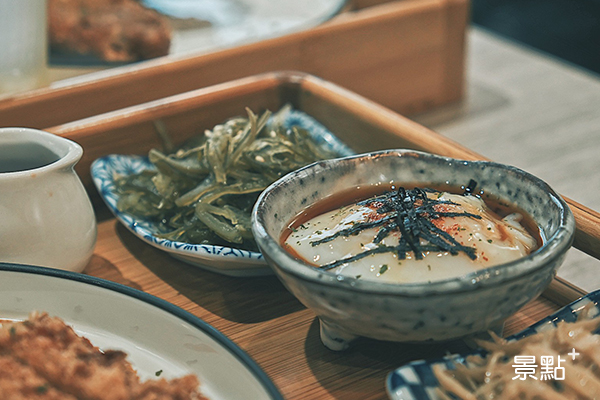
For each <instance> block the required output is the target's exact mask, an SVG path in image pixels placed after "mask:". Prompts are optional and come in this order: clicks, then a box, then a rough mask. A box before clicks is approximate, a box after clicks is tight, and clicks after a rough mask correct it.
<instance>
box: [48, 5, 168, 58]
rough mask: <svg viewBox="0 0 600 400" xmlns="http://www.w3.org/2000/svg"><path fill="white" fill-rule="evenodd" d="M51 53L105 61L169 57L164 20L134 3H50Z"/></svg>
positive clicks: (166, 29)
mask: <svg viewBox="0 0 600 400" xmlns="http://www.w3.org/2000/svg"><path fill="white" fill-rule="evenodd" d="M48 35H49V39H50V46H51V48H52V49H53V50H57V51H59V52H63V53H77V54H84V55H88V54H93V55H95V56H97V57H99V58H100V59H102V60H105V61H123V62H125V61H138V60H146V59H149V58H154V57H160V56H164V55H167V54H169V47H170V45H171V27H170V24H169V21H168V19H167V18H166V17H165V16H163V15H161V14H159V13H158V12H156V11H154V10H151V9H148V8H145V7H144V6H143V5H142V4H140V2H138V1H136V0H50V1H49V2H48Z"/></svg>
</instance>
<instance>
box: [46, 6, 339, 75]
mask: <svg viewBox="0 0 600 400" xmlns="http://www.w3.org/2000/svg"><path fill="white" fill-rule="evenodd" d="M142 2H143V3H144V5H145V6H146V7H149V8H154V9H156V10H157V11H158V12H160V13H162V14H165V15H167V16H169V17H172V18H171V19H172V21H171V25H172V27H173V35H172V38H171V47H170V49H169V55H168V56H167V57H171V58H180V57H182V56H184V57H185V56H188V55H190V54H193V53H197V54H200V53H209V52H213V51H218V50H224V49H227V48H231V47H234V46H238V45H243V44H248V43H253V42H257V41H260V40H265V39H269V38H274V37H278V36H282V35H286V34H289V33H293V32H298V31H301V30H305V29H309V28H312V27H314V26H317V25H319V24H321V23H323V22H325V21H327V20H329V19H331V18H332V17H334V16H335V15H336V14H338V13H339V12H340V11H341V10H342V8H343V7H344V5H345V3H346V0H302V1H296V0H277V1H272V0H143V1H142ZM50 62H51V63H52V64H55V65H61V64H65V65H71V64H72V65H120V64H126V63H119V62H114V63H111V62H106V61H102V60H101V59H99V58H98V57H96V56H94V55H78V54H71V53H61V52H58V51H53V52H52V53H51V54H50Z"/></svg>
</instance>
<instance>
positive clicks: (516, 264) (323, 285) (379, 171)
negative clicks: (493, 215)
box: [252, 150, 575, 350]
mask: <svg viewBox="0 0 600 400" xmlns="http://www.w3.org/2000/svg"><path fill="white" fill-rule="evenodd" d="M470 179H473V180H475V181H476V182H477V183H478V186H477V188H478V190H483V191H484V192H485V193H489V194H491V195H493V196H495V197H497V198H498V199H499V200H501V201H505V202H509V203H512V204H514V205H516V206H517V207H519V208H521V209H522V210H523V211H525V212H526V213H528V214H529V215H531V216H532V218H533V220H534V221H535V222H536V223H537V225H538V226H539V227H540V229H541V231H542V233H543V236H544V237H545V238H546V242H545V244H544V245H543V246H542V247H541V248H539V249H538V250H536V251H534V252H533V253H531V254H529V255H528V256H526V257H523V258H522V259H519V260H516V261H513V262H510V263H506V264H502V265H498V266H495V267H492V268H488V269H484V270H480V271H477V272H474V273H471V274H467V275H464V276H461V277H457V278H453V279H447V280H441V281H434V282H432V283H414V284H393V283H383V282H373V281H367V280H358V279H355V278H351V277H342V276H336V274H335V273H330V272H325V271H322V270H319V269H317V268H315V267H312V266H309V265H307V264H305V263H303V262H301V261H299V260H296V259H294V258H293V257H292V256H291V255H290V254H289V253H287V252H286V251H285V250H284V249H283V248H282V247H281V246H280V244H279V237H280V235H281V232H282V231H283V229H284V228H285V227H286V225H287V224H288V223H289V221H290V220H291V219H292V218H293V217H295V216H296V215H297V214H298V213H299V212H300V211H301V210H303V209H304V208H306V207H307V206H309V205H311V204H313V203H315V202H318V201H319V200H321V199H323V198H325V197H327V196H329V195H331V194H334V193H337V192H339V191H341V190H344V189H349V188H353V187H356V186H367V185H374V184H377V183H380V182H392V181H393V182H394V183H397V184H402V183H403V182H411V183H416V184H418V183H423V185H424V186H435V185H436V184H449V185H452V186H456V187H460V186H461V185H466V184H467V183H468V182H469V180H470ZM252 217H253V233H254V236H255V238H256V240H257V243H258V245H259V247H260V249H261V251H262V254H263V256H264V257H265V259H266V260H267V262H268V263H269V265H270V266H271V267H272V268H273V269H274V271H275V273H276V274H277V276H278V277H279V278H280V279H281V281H282V282H283V283H284V285H285V286H286V287H287V288H288V289H289V290H290V291H291V292H292V293H293V294H294V295H295V296H296V297H297V298H298V299H299V300H300V301H301V302H302V303H303V304H304V305H306V306H307V307H309V308H311V309H312V310H313V311H314V312H315V313H316V314H317V316H318V317H319V319H320V321H321V340H322V341H323V343H324V344H325V345H326V346H327V347H328V348H330V349H332V350H343V349H345V348H346V347H348V345H349V343H350V342H351V341H352V340H353V339H355V338H356V337H358V336H364V337H370V338H374V339H379V340H390V341H417V342H422V341H442V340H450V339H455V338H459V337H463V336H466V335H470V334H474V333H477V332H482V331H486V330H489V329H493V328H495V327H497V326H499V325H500V324H502V322H503V321H504V320H505V319H506V318H507V317H509V316H510V315H512V314H513V313H515V312H516V311H517V310H518V309H519V308H521V307H522V306H523V305H524V304H525V303H527V302H528V301H530V300H532V299H533V298H535V297H537V296H538V295H539V294H540V293H541V292H542V291H543V290H544V288H545V287H546V286H547V285H548V284H549V283H550V281H551V280H552V278H553V277H554V275H555V273H556V269H557V268H558V267H559V266H560V264H561V263H562V261H563V259H564V256H565V253H566V251H567V250H568V249H569V247H570V245H571V243H572V240H573V235H574V232H575V220H574V218H573V215H572V213H571V211H570V210H569V208H568V206H567V205H566V203H565V202H564V201H563V200H562V199H561V198H560V196H558V195H557V194H556V193H555V192H554V191H553V190H552V189H551V188H550V187H549V186H548V185H547V184H546V183H544V182H543V181H541V180H540V179H538V178H536V177H535V176H532V175H530V174H528V173H527V172H524V171H522V170H519V169H517V168H514V167H510V166H506V165H501V164H497V163H492V162H484V161H463V160H456V159H450V158H444V157H439V156H435V155H431V154H427V153H421V152H416V151H410V150H388V151H383V152H377V153H370V154H363V155H357V156H351V157H346V158H341V159H336V160H328V161H323V162H318V163H315V164H312V165H309V166H307V167H305V168H303V169H300V170H298V171H295V172H292V173H290V174H288V175H286V176H284V177H283V178H281V179H280V180H278V181H277V182H275V183H274V184H273V185H271V186H270V187H269V188H267V189H266V190H265V191H264V192H263V193H262V195H261V196H260V198H259V199H258V201H257V203H256V205H255V207H254V212H253V215H252Z"/></svg>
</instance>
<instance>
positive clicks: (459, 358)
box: [386, 290, 600, 400]
mask: <svg viewBox="0 0 600 400" xmlns="http://www.w3.org/2000/svg"><path fill="white" fill-rule="evenodd" d="M598 302H600V290H597V291H595V292H592V293H589V294H587V295H586V296H584V297H582V298H581V299H579V300H576V301H574V302H573V303H571V304H569V305H567V306H565V307H563V308H561V309H560V310H558V311H557V312H555V313H554V314H552V315H550V316H548V317H546V318H544V319H542V320H540V321H538V322H536V323H535V324H533V325H531V326H530V327H528V328H526V329H524V330H523V331H521V332H519V333H517V334H514V335H512V336H509V337H508V338H507V340H519V339H522V338H524V337H527V336H531V335H533V334H535V333H537V332H542V331H544V330H547V329H548V328H549V327H551V326H556V325H557V324H558V323H559V322H560V321H567V322H574V321H575V320H576V319H577V315H579V313H580V312H581V310H582V309H583V308H584V306H586V305H588V304H590V303H593V304H594V305H595V306H596V310H595V312H594V314H595V315H598V313H599V312H600V310H599V309H598ZM594 314H592V315H591V316H594ZM482 354H484V351H483V350H475V351H472V352H469V353H466V354H454V355H450V356H447V357H444V358H437V359H433V360H419V361H413V362H411V363H409V364H407V365H404V366H402V367H400V368H398V369H396V370H394V371H392V372H391V373H390V374H389V375H388V377H387V380H386V390H387V394H388V396H389V398H390V399H391V400H437V398H438V397H437V396H436V395H435V389H436V388H437V387H438V386H439V382H438V380H437V379H436V377H435V375H434V373H433V367H434V366H436V365H439V366H442V368H446V369H453V368H454V366H455V365H456V364H457V363H458V364H465V362H466V358H467V357H468V356H471V355H482Z"/></svg>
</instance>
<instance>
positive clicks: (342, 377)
mask: <svg viewBox="0 0 600 400" xmlns="http://www.w3.org/2000/svg"><path fill="white" fill-rule="evenodd" d="M286 103H291V104H292V105H293V106H294V107H296V108H298V109H300V110H303V111H305V112H307V113H308V114H310V115H312V116H313V117H315V118H316V119H317V120H319V121H320V122H321V123H322V124H324V125H325V126H326V127H327V128H329V129H330V130H331V131H332V132H334V133H335V134H336V135H338V136H339V137H340V138H341V139H342V140H343V141H345V142H346V143H347V144H348V145H350V146H351V147H352V148H354V149H355V150H356V151H369V150H378V149H384V148H412V149H417V150H425V151H430V152H433V153H438V154H442V155H447V156H453V157H459V158H463V159H480V158H482V157H481V156H479V155H478V154H476V153H474V152H472V151H470V150H468V149H466V148H464V147H462V146H460V145H458V144H456V143H454V142H452V141H450V140H448V139H446V138H444V137H442V136H440V135H438V134H436V133H434V132H432V131H430V130H428V129H426V128H424V127H422V126H420V125H418V124H416V123H414V122H411V121H410V120H408V119H406V118H404V117H401V116H399V115H398V114H396V113H394V112H391V111H390V110H388V109H386V108H384V107H382V106H379V105H377V104H375V103H373V102H371V101H369V100H366V99H364V98H363V97H361V96H358V95H356V94H354V93H352V92H350V91H348V90H345V89H342V88H340V87H338V86H336V85H334V84H331V83H328V82H325V81H322V80H320V79H318V78H315V77H312V76H309V75H306V74H300V73H289V72H283V73H270V74H265V75H260V76H255V77H249V78H244V79H241V80H238V81H234V82H230V83H225V84H220V85H217V86H214V87H211V88H206V89H200V90H196V91H193V92H189V93H185V94H181V95H177V96H174V97H170V98H165V99H161V100H158V101H154V102H150V103H147V104H143V105H138V106H134V107H130V108H128V109H124V110H120V111H116V112H113V113H109V114H105V115H101V116H97V117H92V118H89V119H85V120H81V121H76V122H72V123H68V124H63V125H60V126H55V127H53V128H51V129H49V130H50V131H52V132H54V133H56V134H59V135H63V136H65V137H68V138H71V139H73V140H75V141H77V142H79V143H80V144H81V145H83V147H84V150H85V155H84V158H83V159H82V161H81V162H80V163H79V165H78V172H79V174H80V175H81V177H82V179H83V180H84V182H85V183H86V185H87V186H88V188H89V189H90V194H91V196H92V198H93V199H94V203H95V205H96V212H97V216H98V220H99V232H98V233H99V236H98V244H97V247H96V251H95V253H94V256H93V258H92V261H91V262H90V264H89V265H88V267H87V268H86V270H85V273H87V274H90V275H94V276H98V277H102V278H106V279H110V280H113V281H116V282H119V283H123V284H126V285H129V286H132V287H135V288H137V289H141V290H144V291H146V292H149V293H151V294H153V295H155V296H158V297H161V298H163V299H165V300H167V301H169V302H171V303H173V304H175V305H177V306H180V307H182V308H184V309H185V310H187V311H190V312H191V313H193V314H195V315H197V316H199V317H200V318H202V319H204V320H205V321H207V322H208V323H210V324H212V325H213V326H215V327H216V328H217V329H219V330H220V331H221V332H223V333H224V334H226V335H227V336H228V337H230V338H231V339H232V340H233V341H234V342H236V343H237V344H238V345H240V346H241V347H242V348H243V349H244V350H246V351H247V352H248V353H249V354H250V355H251V356H252V357H253V358H254V359H255V360H256V361H257V362H258V363H259V364H260V366H261V367H262V368H263V369H264V370H265V371H266V372H267V374H268V375H269V376H270V377H271V378H272V379H273V381H274V382H275V384H276V385H277V386H278V387H279V389H280V390H281V391H282V393H283V394H284V396H285V397H286V398H288V399H334V398H343V399H382V398H385V397H386V396H385V388H384V380H385V377H386V375H387V374H388V373H389V372H390V371H391V370H393V369H394V368H396V367H398V366H400V365H402V364H403V363H405V362H407V361H410V360H413V359H418V358H425V357H430V356H440V355H443V354H444V353H445V352H446V351H452V350H453V349H456V347H457V344H444V345H404V344H399V343H389V342H378V341H374V340H368V339H363V340H361V341H360V342H359V343H357V345H356V346H355V347H353V348H351V349H350V350H348V351H346V352H342V353H334V352H331V351H329V350H327V349H326V348H325V347H324V346H323V345H322V344H321V342H320V340H319V327H318V322H317V320H316V317H315V315H314V314H313V313H312V311H310V310H308V309H306V308H304V306H302V305H301V304H300V303H299V302H298V301H297V300H296V299H295V298H294V297H293V296H292V295H291V294H289V293H288V292H287V290H286V289H285V288H284V287H283V286H282V285H281V284H280V282H279V281H278V280H277V279H276V278H275V277H264V278H251V279H248V278H245V279H240V278H231V277H226V276H221V275H217V274H214V273H210V272H207V271H204V270H200V269H197V268H195V267H191V266H189V265H186V264H184V263H182V262H179V261H176V260H174V259H173V258H171V257H170V256H168V255H166V254H165V253H163V252H161V251H160V250H157V249H155V248H153V247H151V246H149V245H147V244H145V243H144V242H142V241H141V240H139V239H138V238H137V237H134V236H133V235H132V234H131V233H130V232H129V231H128V230H127V229H126V228H125V227H123V226H121V225H120V224H119V223H118V222H117V221H116V220H115V219H114V218H112V216H111V215H110V213H109V212H108V210H106V208H105V207H103V206H102V204H101V203H100V202H99V200H98V195H97V194H96V193H95V189H93V188H91V187H90V176H89V165H90V162H91V161H92V160H93V159H95V158H97V157H99V156H102V155H106V154H109V153H138V154H144V153H145V152H147V151H148V150H149V149H150V148H151V147H152V146H158V145H159V143H158V140H157V136H156V134H155V132H154V125H153V122H154V121H157V120H160V121H162V122H163V123H164V124H165V125H166V127H167V130H168V131H169V133H170V134H171V136H172V137H173V138H174V139H175V141H176V142H181V141H183V140H185V139H186V138H187V137H189V136H190V135H192V134H194V133H198V132H202V131H203V130H204V129H206V128H211V127H212V126H213V125H214V124H216V123H218V122H221V121H222V120H224V119H225V118H227V117H230V116H233V115H239V114H242V113H243V109H244V107H246V106H248V107H250V108H252V109H253V110H254V111H260V110H262V109H265V108H269V109H271V110H275V109H277V108H279V107H280V106H282V105H284V104H286ZM573 211H574V213H575V215H576V217H577V222H578V225H579V230H580V233H579V235H580V237H582V236H581V235H582V234H583V235H584V236H583V237H586V238H588V239H589V241H588V242H585V241H584V242H583V245H582V243H581V242H580V243H578V244H579V245H580V248H583V249H584V250H585V248H586V245H585V244H586V243H587V244H589V245H590V246H591V247H594V246H595V247H596V248H597V247H599V246H598V244H599V243H600V234H598V233H597V232H596V231H589V232H584V230H582V226H584V228H585V223H588V224H589V225H590V226H595V227H597V226H600V223H599V221H600V215H599V214H598V213H596V212H594V211H591V210H583V209H580V208H578V207H574V208H573ZM582 221H583V225H582ZM581 232H584V233H581ZM582 294H584V292H583V291H582V290H580V289H578V288H576V287H573V286H572V285H570V284H568V283H567V282H564V281H562V280H555V281H554V282H553V283H552V285H551V286H550V287H549V288H548V289H547V290H546V291H545V292H544V294H543V295H542V297H540V298H538V299H537V300H535V301H533V302H531V303H529V304H528V305H526V306H525V307H524V308H523V309H522V310H520V311H519V312H518V313H517V314H516V315H515V316H513V317H512V318H510V319H509V320H508V321H507V323H506V326H505V334H511V333H514V332H516V331H519V330H521V329H522V328H525V327H526V326H528V325H530V324H531V323H533V322H535V321H537V320H539V319H541V318H542V317H545V316H547V315H548V314H550V313H552V312H553V311H555V310H557V309H558V308H560V307H561V306H563V305H565V304H567V303H569V302H571V301H573V300H575V299H577V298H578V297H580V296H581V295H582Z"/></svg>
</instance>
